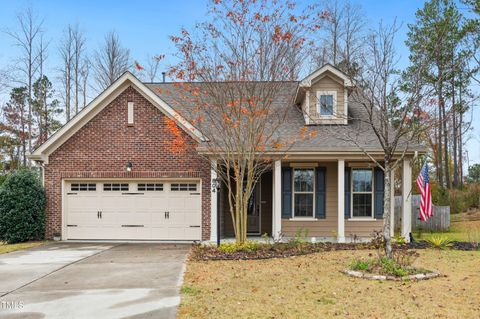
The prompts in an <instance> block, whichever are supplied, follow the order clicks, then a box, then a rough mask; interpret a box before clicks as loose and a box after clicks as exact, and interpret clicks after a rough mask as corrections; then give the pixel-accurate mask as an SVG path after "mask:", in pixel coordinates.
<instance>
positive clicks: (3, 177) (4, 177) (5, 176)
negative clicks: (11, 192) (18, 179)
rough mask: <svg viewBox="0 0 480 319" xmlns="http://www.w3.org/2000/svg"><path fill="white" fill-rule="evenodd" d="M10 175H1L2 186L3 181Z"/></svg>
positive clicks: (0, 183)
mask: <svg viewBox="0 0 480 319" xmlns="http://www.w3.org/2000/svg"><path fill="white" fill-rule="evenodd" d="M7 176H8V175H0V186H2V184H3V182H5V180H6V179H7Z"/></svg>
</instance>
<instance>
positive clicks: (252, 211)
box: [247, 181, 261, 235]
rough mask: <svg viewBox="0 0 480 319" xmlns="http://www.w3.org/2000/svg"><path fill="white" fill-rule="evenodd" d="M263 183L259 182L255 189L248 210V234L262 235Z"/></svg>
mask: <svg viewBox="0 0 480 319" xmlns="http://www.w3.org/2000/svg"><path fill="white" fill-rule="evenodd" d="M260 203H261V182H260V181H259V182H258V183H257V184H256V185H255V188H254V189H253V192H252V196H251V197H250V200H249V202H248V210H247V233H248V234H250V235H260V222H261V205H260Z"/></svg>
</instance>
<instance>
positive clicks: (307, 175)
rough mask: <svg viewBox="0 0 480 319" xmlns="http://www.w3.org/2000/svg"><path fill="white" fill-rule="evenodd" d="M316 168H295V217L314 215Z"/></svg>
mask: <svg viewBox="0 0 480 319" xmlns="http://www.w3.org/2000/svg"><path fill="white" fill-rule="evenodd" d="M314 192H315V170H314V169H313V168H296V169H294V170H293V217H312V218H313V217H314V215H313V212H314V209H313V201H314V199H313V198H314Z"/></svg>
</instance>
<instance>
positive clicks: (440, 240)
mask: <svg viewBox="0 0 480 319" xmlns="http://www.w3.org/2000/svg"><path fill="white" fill-rule="evenodd" d="M426 241H427V242H428V243H430V244H431V245H432V246H433V247H435V248H439V249H445V248H448V247H451V246H452V240H451V239H450V238H448V237H447V236H445V235H432V236H431V237H430V238H428V239H427V240H426Z"/></svg>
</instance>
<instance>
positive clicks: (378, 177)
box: [373, 167, 385, 219]
mask: <svg viewBox="0 0 480 319" xmlns="http://www.w3.org/2000/svg"><path fill="white" fill-rule="evenodd" d="M373 186H374V188H375V195H374V199H375V214H374V216H375V218H379V219H380V218H383V197H384V192H385V184H384V179H383V170H382V169H381V168H378V167H376V168H375V180H374V185H373Z"/></svg>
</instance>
